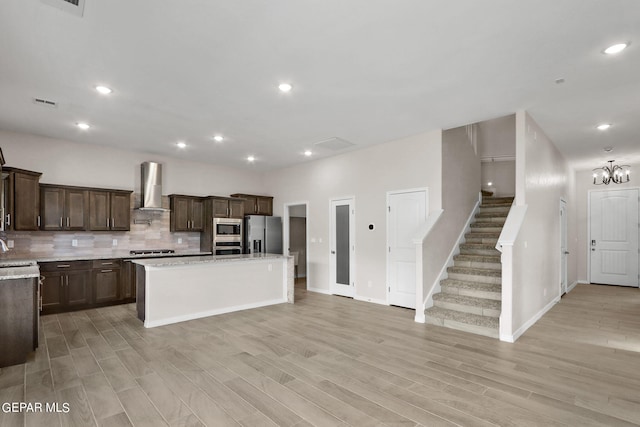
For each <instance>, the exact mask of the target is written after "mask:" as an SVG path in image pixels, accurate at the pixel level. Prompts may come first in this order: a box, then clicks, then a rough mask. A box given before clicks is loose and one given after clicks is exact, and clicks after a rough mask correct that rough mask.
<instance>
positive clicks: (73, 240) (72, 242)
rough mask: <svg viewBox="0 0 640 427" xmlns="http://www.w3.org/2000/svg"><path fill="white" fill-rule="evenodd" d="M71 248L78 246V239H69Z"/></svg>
mask: <svg viewBox="0 0 640 427" xmlns="http://www.w3.org/2000/svg"><path fill="white" fill-rule="evenodd" d="M71 246H73V247H74V248H75V247H76V246H78V239H71Z"/></svg>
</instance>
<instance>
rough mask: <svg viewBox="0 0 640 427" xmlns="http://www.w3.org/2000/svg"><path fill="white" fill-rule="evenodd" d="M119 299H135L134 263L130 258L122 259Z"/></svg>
mask: <svg viewBox="0 0 640 427" xmlns="http://www.w3.org/2000/svg"><path fill="white" fill-rule="evenodd" d="M120 299H121V300H122V301H123V302H133V301H135V299H136V265H135V264H134V263H133V262H131V260H130V259H125V260H124V261H122V275H121V276H120Z"/></svg>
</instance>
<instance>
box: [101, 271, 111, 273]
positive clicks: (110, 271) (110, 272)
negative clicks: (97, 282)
mask: <svg viewBox="0 0 640 427" xmlns="http://www.w3.org/2000/svg"><path fill="white" fill-rule="evenodd" d="M112 271H113V270H100V273H111V272H112Z"/></svg>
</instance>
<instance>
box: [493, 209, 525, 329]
mask: <svg viewBox="0 0 640 427" xmlns="http://www.w3.org/2000/svg"><path fill="white" fill-rule="evenodd" d="M526 213H527V205H520V206H512V207H511V209H510V210H509V215H507V220H506V221H505V223H504V227H503V228H502V232H501V233H500V237H499V238H498V243H496V249H497V250H498V251H500V252H501V255H500V262H501V263H502V297H501V299H502V308H501V311H500V341H506V342H514V341H515V338H514V333H513V278H514V276H513V245H514V244H515V243H516V239H517V238H518V233H520V227H522V223H523V221H524V217H525V215H526Z"/></svg>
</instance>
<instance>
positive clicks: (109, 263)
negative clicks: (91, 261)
mask: <svg viewBox="0 0 640 427" xmlns="http://www.w3.org/2000/svg"><path fill="white" fill-rule="evenodd" d="M102 265H113V263H112V262H103V263H102Z"/></svg>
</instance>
